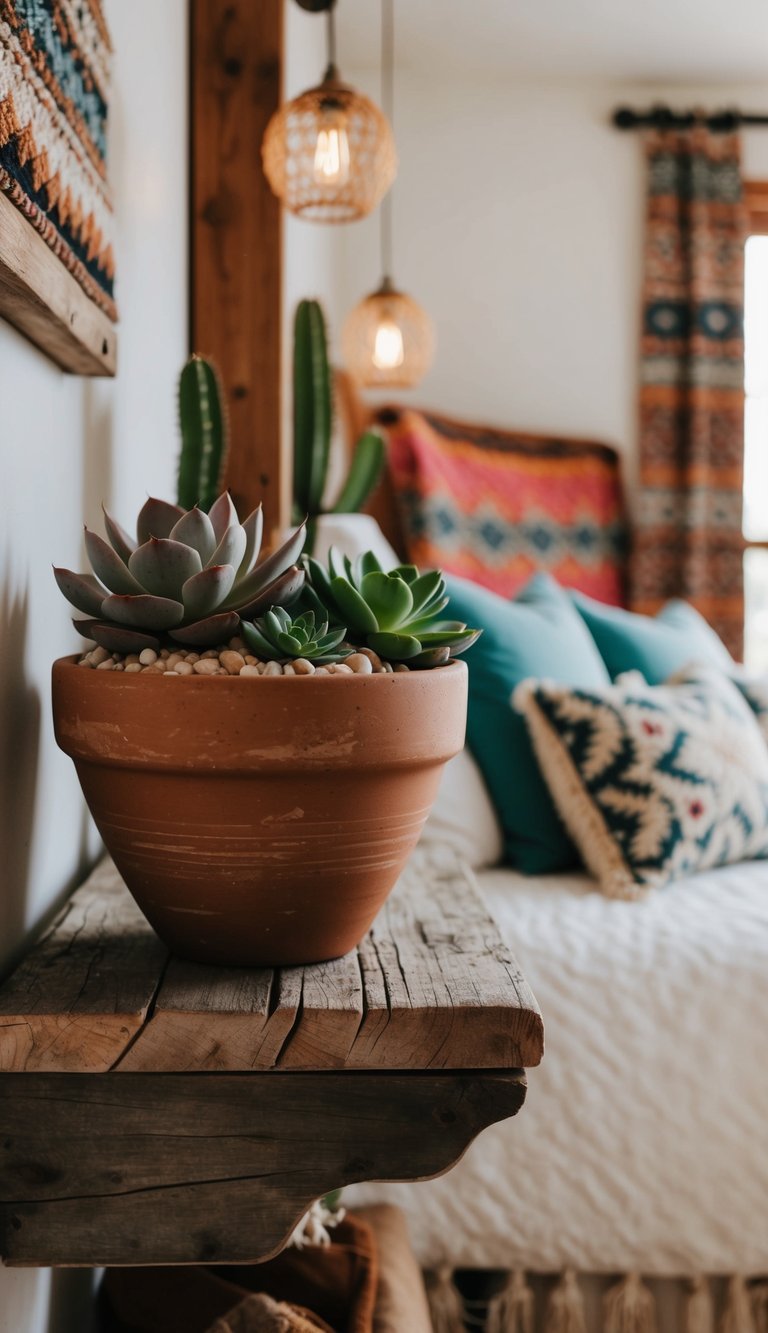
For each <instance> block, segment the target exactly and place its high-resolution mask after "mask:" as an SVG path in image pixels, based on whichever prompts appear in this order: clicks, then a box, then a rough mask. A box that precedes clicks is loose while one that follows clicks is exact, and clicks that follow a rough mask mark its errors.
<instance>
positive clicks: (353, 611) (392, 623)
mask: <svg viewBox="0 0 768 1333" xmlns="http://www.w3.org/2000/svg"><path fill="white" fill-rule="evenodd" d="M303 563H304V568H305V569H306V571H307V585H306V586H305V589H304V592H303V594H302V601H303V604H304V605H306V606H309V607H311V608H312V609H314V610H315V613H316V614H317V613H318V610H319V609H322V610H324V611H325V612H326V613H327V614H328V615H329V617H330V621H331V624H334V623H335V624H337V625H344V626H345V627H346V633H347V635H348V637H349V639H350V640H351V641H352V642H354V643H355V644H359V645H361V646H364V647H367V648H372V649H373V651H374V652H375V653H378V654H379V655H380V656H381V657H384V658H386V659H387V660H388V661H390V662H407V663H408V665H409V666H410V667H434V666H442V665H443V664H444V663H445V662H447V661H448V659H449V658H450V657H451V656H455V655H456V654H457V653H463V652H465V651H466V649H467V648H469V647H471V645H472V644H473V643H474V642H475V640H476V639H477V638H478V637H479V635H480V633H481V631H480V630H476V629H467V626H466V625H465V624H464V623H463V622H462V621H459V620H441V619H440V614H441V612H442V611H444V610H445V608H446V606H447V605H448V597H447V596H446V590H445V580H444V578H443V576H442V574H441V573H440V571H439V570H430V571H428V572H427V573H425V574H420V573H419V571H418V569H417V568H416V566H415V565H397V566H396V567H395V568H394V569H392V570H390V571H389V572H388V573H385V572H384V570H383V569H382V567H381V565H380V564H379V561H378V560H377V559H376V557H375V555H374V554H373V552H372V551H368V552H366V553H365V554H364V555H360V556H358V557H357V559H356V560H355V561H354V562H353V561H351V560H349V559H348V557H347V556H341V555H340V554H339V552H338V551H337V550H336V549H335V548H333V547H332V548H331V551H330V553H329V556H328V568H327V569H325V567H324V566H323V565H321V564H320V563H319V561H317V560H314V559H312V557H311V556H304V560H303Z"/></svg>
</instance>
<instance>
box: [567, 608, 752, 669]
mask: <svg viewBox="0 0 768 1333" xmlns="http://www.w3.org/2000/svg"><path fill="white" fill-rule="evenodd" d="M573 603H574V606H575V607H576V609H577V611H578V613H579V615H580V616H581V617H582V619H583V621H584V623H585V625H586V626H587V628H588V629H589V632H590V634H591V635H592V638H593V639H594V640H595V643H596V644H597V646H598V648H599V650H600V656H601V657H602V659H603V661H604V662H605V665H606V666H607V668H608V672H609V674H610V676H611V679H612V680H615V679H616V677H617V676H620V675H621V674H622V673H623V672H624V671H641V672H642V674H643V675H644V677H645V679H646V680H647V681H648V683H649V684H650V685H661V684H663V682H664V681H665V680H667V679H668V678H669V677H670V676H671V675H673V674H674V672H676V671H680V670H681V669H682V668H683V667H684V666H686V665H687V664H688V663H689V662H692V661H694V660H695V661H697V662H701V663H704V664H707V663H709V664H711V665H712V666H716V667H720V668H721V669H722V670H724V671H727V672H731V671H733V670H734V668H735V664H734V660H733V658H732V657H731V655H730V653H729V652H728V649H727V648H726V646H725V644H724V643H723V642H722V640H721V639H720V638H719V637H718V635H717V634H716V633H715V631H714V630H713V629H712V627H711V626H710V625H708V624H707V622H706V620H705V619H704V617H703V616H702V615H700V614H699V612H698V611H697V610H696V609H695V607H693V606H691V605H690V604H689V603H688V602H683V601H679V600H674V601H671V602H667V603H666V605H665V606H663V607H662V608H661V610H660V611H659V613H658V615H656V616H642V615H637V614H635V612H633V611H623V610H621V608H619V607H615V606H604V605H603V604H602V603H600V602H597V601H594V600H593V599H592V598H590V597H585V596H583V595H582V594H581V593H578V592H575V593H573Z"/></svg>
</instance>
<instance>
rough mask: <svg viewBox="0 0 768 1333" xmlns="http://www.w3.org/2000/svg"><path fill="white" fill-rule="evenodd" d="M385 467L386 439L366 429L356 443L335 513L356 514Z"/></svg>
mask: <svg viewBox="0 0 768 1333" xmlns="http://www.w3.org/2000/svg"><path fill="white" fill-rule="evenodd" d="M383 467H384V441H383V440H382V438H381V436H380V435H377V434H376V433H375V431H371V430H369V431H366V432H365V435H361V436H360V439H359V440H358V442H357V444H356V445H355V452H354V454H353V456H352V462H351V464H350V468H349V472H348V473H347V479H346V481H345V482H344V485H343V487H342V489H341V494H340V496H339V498H338V500H337V501H336V503H335V505H334V506H333V512H334V514H356V513H357V512H358V511H359V510H360V509H362V507H363V505H364V504H365V502H366V500H367V499H368V496H369V495H370V494H371V491H372V490H373V488H374V486H375V485H376V483H377V482H378V480H379V477H380V476H381V472H382V468H383Z"/></svg>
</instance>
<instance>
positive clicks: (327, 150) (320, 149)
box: [313, 125, 349, 186]
mask: <svg viewBox="0 0 768 1333" xmlns="http://www.w3.org/2000/svg"><path fill="white" fill-rule="evenodd" d="M313 175H314V178H315V180H316V182H317V184H318V185H339V186H341V185H346V183H347V181H348V180H349V139H348V138H347V131H346V130H345V129H344V126H343V125H329V126H327V127H326V128H325V129H321V130H318V133H317V147H316V148H315V162H314V169H313Z"/></svg>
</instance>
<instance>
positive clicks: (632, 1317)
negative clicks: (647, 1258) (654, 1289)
mask: <svg viewBox="0 0 768 1333" xmlns="http://www.w3.org/2000/svg"><path fill="white" fill-rule="evenodd" d="M603 1333H656V1306H655V1303H654V1299H653V1295H652V1294H651V1292H650V1291H649V1290H648V1288H647V1287H646V1286H645V1285H644V1283H643V1282H642V1280H641V1278H640V1274H639V1273H628V1274H627V1276H626V1277H623V1278H622V1279H621V1281H620V1282H617V1283H616V1286H615V1287H611V1288H610V1289H609V1290H608V1291H607V1292H606V1293H605V1296H604V1297H603Z"/></svg>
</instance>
